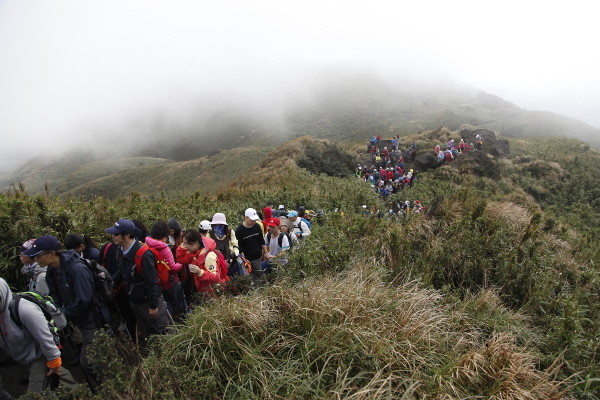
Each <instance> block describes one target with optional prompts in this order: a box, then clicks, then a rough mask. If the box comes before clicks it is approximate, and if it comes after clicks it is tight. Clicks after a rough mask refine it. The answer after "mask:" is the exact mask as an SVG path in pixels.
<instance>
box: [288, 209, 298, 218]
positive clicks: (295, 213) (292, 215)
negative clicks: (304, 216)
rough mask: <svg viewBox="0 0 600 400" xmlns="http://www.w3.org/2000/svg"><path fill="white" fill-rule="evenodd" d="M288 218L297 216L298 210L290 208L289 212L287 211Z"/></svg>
mask: <svg viewBox="0 0 600 400" xmlns="http://www.w3.org/2000/svg"><path fill="white" fill-rule="evenodd" d="M287 216H288V218H294V217H297V216H298V211H296V210H292V211H290V212H289V213H287Z"/></svg>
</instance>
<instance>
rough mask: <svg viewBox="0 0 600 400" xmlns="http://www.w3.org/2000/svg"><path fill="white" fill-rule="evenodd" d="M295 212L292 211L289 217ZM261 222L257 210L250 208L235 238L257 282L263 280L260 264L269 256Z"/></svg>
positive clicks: (236, 230)
mask: <svg viewBox="0 0 600 400" xmlns="http://www.w3.org/2000/svg"><path fill="white" fill-rule="evenodd" d="M292 212H295V211H290V212H289V213H288V215H289V214H290V213H292ZM258 220H259V217H258V214H257V213H256V210H255V209H253V208H248V209H246V211H245V212H244V222H242V223H241V224H240V225H239V226H238V227H237V228H236V229H235V237H236V238H237V240H238V245H239V248H240V252H241V253H242V254H243V255H244V257H245V258H246V259H247V260H248V261H249V262H250V265H251V267H252V272H251V276H252V278H253V279H254V281H255V282H259V281H261V280H262V275H263V274H262V271H261V270H260V262H261V261H262V259H263V257H264V256H266V254H267V246H266V245H265V239H264V236H263V230H262V228H261V227H260V226H259V225H258V224H257V221H258Z"/></svg>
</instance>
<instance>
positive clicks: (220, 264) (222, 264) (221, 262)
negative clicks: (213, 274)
mask: <svg viewBox="0 0 600 400" xmlns="http://www.w3.org/2000/svg"><path fill="white" fill-rule="evenodd" d="M211 251H212V252H214V253H215V254H216V255H217V274H218V276H219V281H220V282H221V283H223V282H227V281H228V280H229V267H228V266H227V261H226V260H225V256H224V255H223V253H221V252H220V251H219V250H217V249H215V250H211ZM207 254H208V253H204V254H202V255H201V257H202V258H199V260H200V262H199V263H200V264H204V261H205V260H206V256H207Z"/></svg>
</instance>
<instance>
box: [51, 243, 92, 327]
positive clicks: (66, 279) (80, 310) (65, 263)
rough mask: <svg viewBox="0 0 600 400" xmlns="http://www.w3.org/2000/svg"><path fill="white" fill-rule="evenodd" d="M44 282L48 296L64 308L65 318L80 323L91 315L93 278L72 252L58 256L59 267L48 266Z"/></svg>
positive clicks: (64, 252)
mask: <svg viewBox="0 0 600 400" xmlns="http://www.w3.org/2000/svg"><path fill="white" fill-rule="evenodd" d="M46 282H47V283H48V289H49V290H50V296H52V299H54V302H55V303H56V304H58V305H59V306H61V307H63V308H64V313H65V315H66V316H67V318H69V319H71V320H73V321H74V322H82V321H86V320H88V317H90V315H93V314H92V313H93V300H94V276H93V274H92V271H91V270H90V269H89V268H88V267H87V266H86V265H85V264H83V263H82V262H81V261H80V259H79V256H78V255H77V254H76V253H75V252H74V251H73V250H67V251H63V252H62V253H61V254H60V267H58V268H53V267H50V266H48V270H47V272H46Z"/></svg>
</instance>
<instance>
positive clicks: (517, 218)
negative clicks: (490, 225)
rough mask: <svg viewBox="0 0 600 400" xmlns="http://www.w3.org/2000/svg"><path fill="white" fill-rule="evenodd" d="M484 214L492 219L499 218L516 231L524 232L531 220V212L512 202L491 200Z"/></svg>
mask: <svg viewBox="0 0 600 400" xmlns="http://www.w3.org/2000/svg"><path fill="white" fill-rule="evenodd" d="M484 215H485V216H486V217H488V218H491V219H498V220H501V221H503V222H504V223H505V224H506V225H508V226H509V227H510V228H511V230H513V231H514V232H520V233H522V232H524V231H525V229H527V227H528V226H529V223H530V221H531V217H532V216H531V214H530V213H529V212H528V211H527V210H526V209H524V208H523V207H520V206H518V205H516V204H513V203H510V202H489V203H488V204H487V206H486V208H485V211H484Z"/></svg>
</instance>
